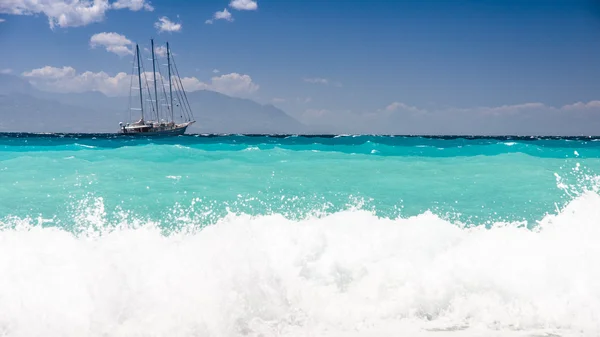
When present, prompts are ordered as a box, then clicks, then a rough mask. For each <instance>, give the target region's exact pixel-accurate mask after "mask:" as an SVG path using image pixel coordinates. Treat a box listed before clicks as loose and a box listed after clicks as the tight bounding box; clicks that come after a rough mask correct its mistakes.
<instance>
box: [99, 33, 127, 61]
mask: <svg viewBox="0 0 600 337" xmlns="http://www.w3.org/2000/svg"><path fill="white" fill-rule="evenodd" d="M132 44H133V43H132V42H131V41H130V40H129V39H128V38H126V37H125V36H124V35H121V34H117V33H106V32H104V33H98V34H94V35H92V37H91V38H90V46H91V47H92V48H96V47H104V48H105V49H106V51H108V52H111V53H115V54H117V55H119V56H125V55H133V50H132V48H130V47H131V45H132Z"/></svg>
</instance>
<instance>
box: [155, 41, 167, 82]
mask: <svg viewBox="0 0 600 337" xmlns="http://www.w3.org/2000/svg"><path fill="white" fill-rule="evenodd" d="M154 53H155V54H156V55H158V56H160V57H167V47H165V46H159V47H154ZM167 77H168V76H167Z"/></svg>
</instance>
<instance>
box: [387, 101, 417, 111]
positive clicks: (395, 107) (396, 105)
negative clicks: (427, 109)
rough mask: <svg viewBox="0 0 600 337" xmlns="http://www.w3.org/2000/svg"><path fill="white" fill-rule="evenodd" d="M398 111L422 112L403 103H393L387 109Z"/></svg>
mask: <svg viewBox="0 0 600 337" xmlns="http://www.w3.org/2000/svg"><path fill="white" fill-rule="evenodd" d="M397 110H408V111H413V112H419V111H421V110H419V109H417V108H416V107H414V106H410V105H407V104H404V103H401V102H393V103H392V104H390V105H388V106H386V107H385V111H389V112H392V111H397Z"/></svg>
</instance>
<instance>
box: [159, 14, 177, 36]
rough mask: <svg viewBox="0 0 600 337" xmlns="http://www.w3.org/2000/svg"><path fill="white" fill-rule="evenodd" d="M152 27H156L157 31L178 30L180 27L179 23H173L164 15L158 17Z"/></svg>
mask: <svg viewBox="0 0 600 337" xmlns="http://www.w3.org/2000/svg"><path fill="white" fill-rule="evenodd" d="M154 27H155V28H156V29H158V32H159V33H162V32H179V31H181V28H182V26H181V23H175V22H173V21H171V20H169V18H168V17H166V16H163V17H161V18H159V19H158V21H157V22H155V23H154Z"/></svg>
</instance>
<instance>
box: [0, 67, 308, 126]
mask: <svg viewBox="0 0 600 337" xmlns="http://www.w3.org/2000/svg"><path fill="white" fill-rule="evenodd" d="M187 96H188V100H189V102H190V105H191V107H192V111H193V112H194V117H195V120H196V123H195V124H194V125H192V127H191V128H190V129H188V130H189V131H188V132H189V133H304V132H307V128H306V126H304V125H303V124H302V123H300V122H298V121H297V120H295V119H294V118H292V117H291V116H289V115H288V114H286V113H285V112H284V111H282V110H280V109H278V108H276V107H274V106H273V105H262V104H259V103H257V102H254V101H252V100H249V99H242V98H235V97H230V96H227V95H223V94H220V93H217V92H213V91H206V90H200V91H195V92H190V93H187ZM134 113H137V112H136V111H134ZM129 114H130V112H129V97H107V96H105V95H104V94H102V93H100V92H84V93H70V94H60V93H50V92H45V91H40V90H37V89H35V88H34V87H33V86H31V85H30V84H29V82H28V81H26V80H24V79H22V78H20V77H17V76H13V75H6V74H0V132H86V133H87V132H89V133H96V132H98V133H102V132H110V133H113V132H117V131H118V129H119V122H121V121H123V122H127V121H129V120H130V116H129Z"/></svg>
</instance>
